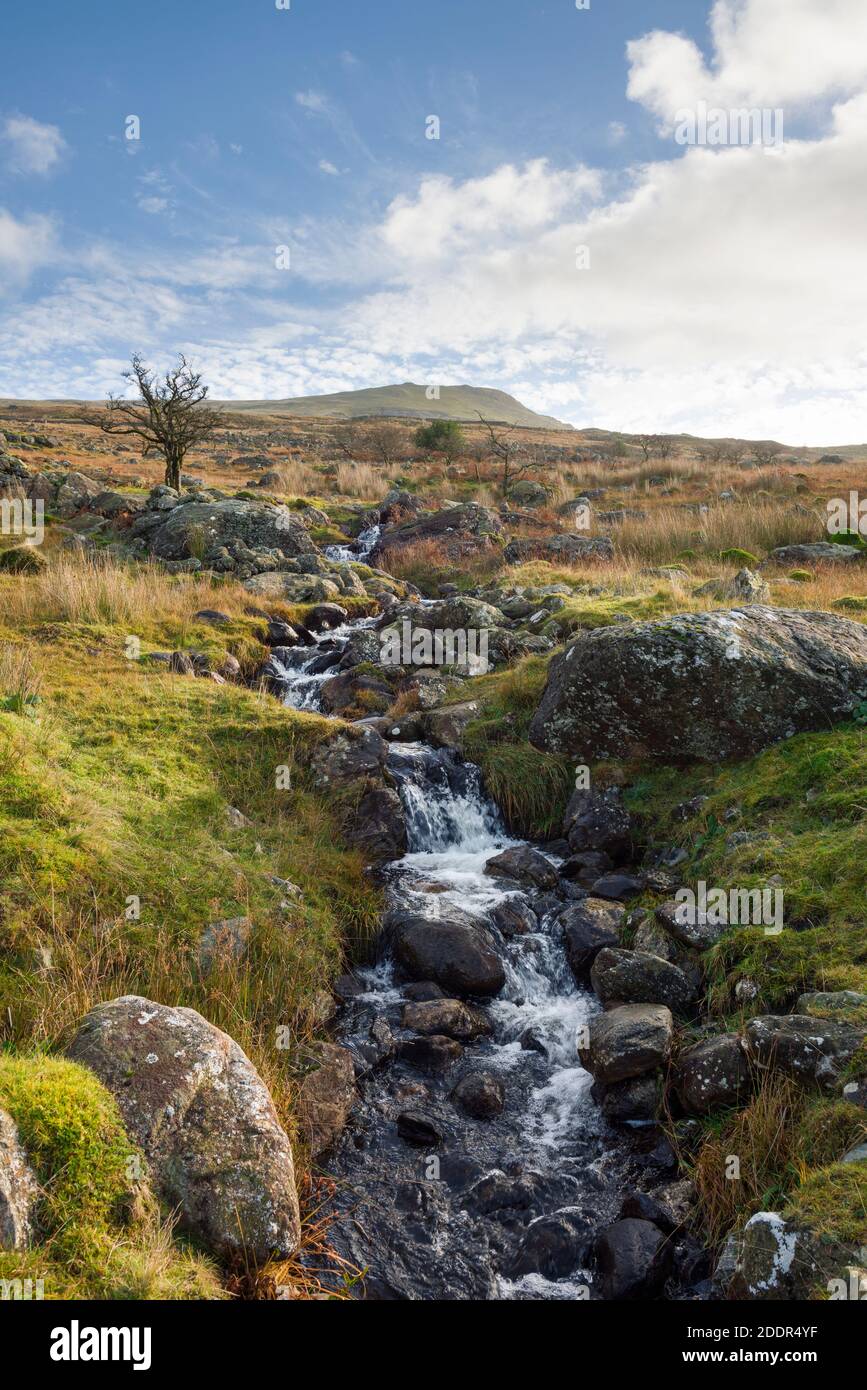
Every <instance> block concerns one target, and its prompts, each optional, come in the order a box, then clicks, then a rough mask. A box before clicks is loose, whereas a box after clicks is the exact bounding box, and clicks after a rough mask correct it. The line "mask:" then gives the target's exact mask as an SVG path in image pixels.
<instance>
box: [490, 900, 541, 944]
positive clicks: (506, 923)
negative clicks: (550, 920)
mask: <svg viewBox="0 0 867 1390" xmlns="http://www.w3.org/2000/svg"><path fill="white" fill-rule="evenodd" d="M491 921H492V922H493V923H494V926H495V927H496V928H497V930H498V931H499V932H500V933H501V934H502V935H503V936H504V937H505V938H506V939H507V940H509V939H511V938H512V937H513V936H526V935H527V933H528V932H535V931H538V928H539V919H538V917H537V916H536V913H535V912H534V911H533V909H532V908H531V907H530V905H529V903H526V902H524V900H523V899H522V898H508V899H507V900H506V902H504V903H498V904H497V906H496V907H495V908H494V910H493V912H492V913H491Z"/></svg>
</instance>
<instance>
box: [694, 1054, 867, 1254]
mask: <svg viewBox="0 0 867 1390" xmlns="http://www.w3.org/2000/svg"><path fill="white" fill-rule="evenodd" d="M865 1133H867V1125H865V1121H864V1112H863V1111H862V1110H860V1109H859V1108H858V1106H855V1105H850V1104H848V1102H846V1101H842V1100H825V1099H818V1098H815V1097H811V1096H809V1095H807V1094H806V1093H805V1092H804V1091H803V1090H801V1089H800V1088H799V1087H798V1086H797V1085H796V1084H795V1083H794V1082H792V1081H790V1080H789V1079H787V1078H785V1077H781V1076H780V1075H779V1074H775V1073H768V1074H766V1076H765V1077H764V1078H763V1082H762V1085H761V1087H760V1089H759V1090H758V1092H757V1093H756V1095H755V1096H754V1098H753V1100H752V1102H751V1103H750V1104H749V1105H748V1106H747V1107H746V1108H745V1109H743V1110H740V1111H736V1112H728V1113H727V1114H724V1115H722V1116H718V1117H716V1118H715V1119H714V1120H712V1121H708V1122H706V1137H705V1142H704V1144H703V1146H702V1148H701V1151H700V1153H699V1156H698V1159H697V1160H696V1162H695V1165H694V1169H693V1173H692V1176H693V1178H694V1180H695V1183H696V1186H697V1187H698V1192H699V1196H700V1199H701V1207H702V1212H703V1216H704V1221H705V1225H706V1228H707V1231H708V1233H709V1236H710V1239H711V1241H712V1242H713V1243H714V1244H719V1243H720V1242H721V1241H722V1240H723V1239H724V1238H725V1236H726V1235H727V1234H728V1233H729V1231H731V1230H733V1229H735V1228H736V1227H739V1226H742V1225H743V1223H744V1222H745V1221H747V1220H748V1219H749V1217H750V1216H752V1215H754V1213H755V1212H757V1211H767V1210H780V1209H781V1208H782V1207H784V1206H785V1205H786V1204H787V1203H789V1202H794V1203H797V1201H798V1194H799V1192H801V1191H803V1190H804V1188H803V1187H802V1179H803V1180H806V1183H807V1185H808V1184H809V1183H810V1182H811V1181H813V1178H814V1176H815V1174H813V1173H812V1171H811V1170H815V1169H823V1168H825V1167H826V1166H827V1165H828V1164H834V1163H836V1162H837V1160H839V1159H840V1158H842V1157H843V1155H844V1154H845V1153H846V1152H847V1151H848V1150H849V1149H850V1148H852V1147H853V1145H855V1144H858V1143H861V1142H863V1138H864V1135H865ZM731 1157H735V1158H737V1159H738V1161H739V1164H740V1177H739V1178H732V1177H730V1176H728V1174H729V1171H730V1163H729V1160H730V1158H731ZM808 1175H809V1176H808ZM863 1177H864V1175H863V1172H862V1174H861V1178H862V1183H863ZM862 1209H863V1191H862Z"/></svg>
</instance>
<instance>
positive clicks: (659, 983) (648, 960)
mask: <svg viewBox="0 0 867 1390" xmlns="http://www.w3.org/2000/svg"><path fill="white" fill-rule="evenodd" d="M590 981H591V983H592V985H593V988H594V990H595V991H596V993H597V995H598V996H599V998H600V999H601V1001H602V1003H603V1004H605V1005H606V1006H608V1005H610V1004H666V1005H667V1006H668V1008H670V1009H672V1010H673V1011H674V1012H675V1013H684V1012H685V1011H686V1010H687V1009H688V1008H689V1006H690V1004H691V1003H692V1002H693V1000H694V998H695V986H694V985H693V983H692V981H691V980H689V979H688V978H687V976H686V975H685V974H684V973H683V971H682V970H681V969H680V968H679V966H677V965H673V964H672V963H671V961H667V960H663V959H662V957H661V956H654V955H651V954H650V952H648V951H624V950H619V949H616V948H613V947H610V946H606V947H605V948H604V950H602V951H600V952H599V954H598V955H597V957H596V959H595V960H594V962H593V967H592V969H591V971H590Z"/></svg>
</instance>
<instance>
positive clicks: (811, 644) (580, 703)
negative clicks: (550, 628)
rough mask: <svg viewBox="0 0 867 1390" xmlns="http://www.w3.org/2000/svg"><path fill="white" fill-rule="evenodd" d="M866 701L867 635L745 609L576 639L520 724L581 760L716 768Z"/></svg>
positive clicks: (815, 616) (551, 748)
mask: <svg viewBox="0 0 867 1390" xmlns="http://www.w3.org/2000/svg"><path fill="white" fill-rule="evenodd" d="M865 697H867V627H865V626H864V625H863V624H861V623H856V622H852V621H851V620H849V619H847V618H841V617H837V616H836V615H834V614H831V613H806V612H797V611H790V610H784V609H776V608H767V607H764V606H762V605H759V604H755V605H752V604H751V605H745V606H744V607H743V608H740V609H738V608H732V609H729V610H726V611H720V612H714V613H681V614H676V615H673V616H672V617H668V618H659V619H655V620H654V621H652V622H643V623H628V624H623V625H618V626H615V627H607V628H597V629H596V630H595V631H593V632H588V633H584V634H583V635H582V636H581V637H580V638H579V639H578V640H577V641H576V642H573V643H572V644H571V646H569V647H568V648H567V650H566V651H565V652H564V653H563V655H562V656H558V657H555V658H554V659H553V661H552V662H551V666H550V670H549V675H548V684H547V686H546V688H545V693H544V695H543V696H542V701H541V704H540V705H539V708H538V710H537V711H536V714H535V716H534V717H533V721H532V723H531V725H530V742H531V743H532V744H533V745H534V746H535V747H536V748H540V749H542V750H543V751H545V752H550V753H559V754H563V753H565V754H570V755H572V756H574V757H576V758H578V759H580V760H583V761H585V762H587V763H592V762H593V761H594V760H595V759H600V758H618V759H632V758H636V757H642V758H645V759H653V760H656V761H659V762H665V763H685V762H690V761H700V762H712V763H715V762H721V761H723V760H725V759H727V758H733V757H748V756H750V755H751V754H754V753H757V752H760V751H761V750H762V749H763V748H767V747H768V746H769V745H770V744H773V743H777V742H779V741H780V740H781V739H785V738H790V737H792V735H794V734H797V733H803V732H805V731H807V730H810V729H827V728H828V726H829V725H830V724H833V723H834V722H835V721H839V720H843V719H846V718H848V716H849V715H850V714H851V713H852V711H853V710H854V709H855V708H856V706H857V705H858V704H859V703H860V702H861V701H862V700H863V699H864V698H865Z"/></svg>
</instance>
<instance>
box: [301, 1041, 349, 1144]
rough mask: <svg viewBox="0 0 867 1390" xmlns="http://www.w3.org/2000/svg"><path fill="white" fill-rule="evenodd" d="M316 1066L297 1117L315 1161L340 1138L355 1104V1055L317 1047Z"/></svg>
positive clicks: (304, 1087)
mask: <svg viewBox="0 0 867 1390" xmlns="http://www.w3.org/2000/svg"><path fill="white" fill-rule="evenodd" d="M313 1060H314V1062H315V1066H314V1068H313V1070H312V1071H309V1072H308V1073H307V1075H306V1076H305V1077H304V1080H303V1081H302V1083H301V1086H300V1088H299V1092H298V1114H299V1118H300V1121H301V1127H302V1129H303V1131H304V1135H305V1137H306V1139H307V1142H308V1144H309V1146H310V1153H311V1155H312V1157H313V1158H320V1157H321V1156H322V1154H324V1153H327V1152H328V1150H329V1149H330V1148H332V1147H333V1146H334V1144H335V1143H336V1142H337V1140H338V1139H339V1138H340V1136H341V1134H342V1133H343V1131H344V1129H345V1128H346V1122H347V1120H348V1119H349V1115H350V1112H351V1110H352V1107H353V1105H354V1104H355V1099H356V1091H355V1067H354V1065H353V1060H352V1053H351V1052H348V1051H347V1049H346V1048H345V1047H338V1046H337V1044H336V1043H327V1042H322V1043H318V1044H317V1045H316V1047H315V1048H314V1049H313Z"/></svg>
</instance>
